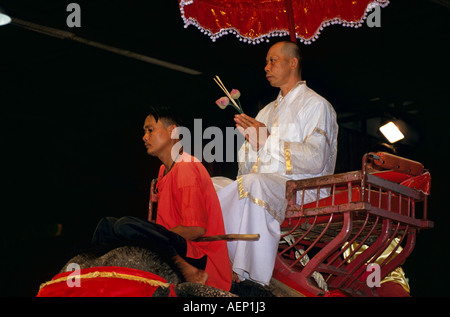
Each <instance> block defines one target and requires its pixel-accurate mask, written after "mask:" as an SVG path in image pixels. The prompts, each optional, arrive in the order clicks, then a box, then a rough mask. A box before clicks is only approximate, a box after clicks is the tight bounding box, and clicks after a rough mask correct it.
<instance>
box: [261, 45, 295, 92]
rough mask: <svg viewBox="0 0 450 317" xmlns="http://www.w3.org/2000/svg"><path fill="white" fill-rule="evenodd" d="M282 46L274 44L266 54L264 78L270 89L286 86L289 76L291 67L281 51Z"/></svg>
mask: <svg viewBox="0 0 450 317" xmlns="http://www.w3.org/2000/svg"><path fill="white" fill-rule="evenodd" d="M281 48H282V45H280V44H275V45H273V46H272V47H271V48H270V49H269V51H268V52H267V57H266V67H265V68H264V70H265V72H266V78H267V80H268V81H269V83H270V85H271V86H272V87H282V86H283V85H286V84H287V82H288V80H289V77H290V76H291V71H292V67H291V66H290V60H289V58H287V56H286V55H284V54H283V53H282V51H281Z"/></svg>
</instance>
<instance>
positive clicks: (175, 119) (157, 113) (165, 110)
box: [148, 106, 182, 127]
mask: <svg viewBox="0 0 450 317" xmlns="http://www.w3.org/2000/svg"><path fill="white" fill-rule="evenodd" d="M177 113H178V112H177V111H176V110H175V109H174V108H171V107H168V106H150V109H149V111H148V115H149V116H152V117H153V118H155V121H156V122H158V120H160V119H162V120H163V123H164V124H165V125H166V126H168V125H172V124H174V125H176V126H177V127H179V126H181V125H182V119H181V117H180V116H179V115H177Z"/></svg>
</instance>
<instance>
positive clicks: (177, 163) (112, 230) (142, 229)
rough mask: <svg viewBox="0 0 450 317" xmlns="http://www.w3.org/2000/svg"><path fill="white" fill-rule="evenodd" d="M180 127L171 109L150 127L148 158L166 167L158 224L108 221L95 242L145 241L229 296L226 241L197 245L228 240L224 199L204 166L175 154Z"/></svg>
mask: <svg viewBox="0 0 450 317" xmlns="http://www.w3.org/2000/svg"><path fill="white" fill-rule="evenodd" d="M177 126H178V123H177V122H176V120H175V119H174V118H173V116H172V115H171V114H170V111H169V110H168V109H162V110H161V109H159V110H154V111H153V112H152V113H151V114H149V115H148V116H147V118H146V119H145V123H144V137H143V141H144V144H145V146H146V148H147V153H148V154H149V155H152V156H156V157H158V158H159V159H160V160H161V162H162V165H161V167H160V170H159V175H158V182H157V185H156V191H157V195H158V207H157V217H156V223H154V222H149V221H146V220H143V219H140V218H136V217H123V218H120V219H116V218H111V217H107V218H103V219H102V220H101V221H100V223H99V224H98V226H97V229H96V232H95V233H94V239H93V242H94V243H96V244H106V243H109V242H111V241H114V240H116V239H118V238H119V239H127V240H141V241H144V245H146V246H147V247H148V248H149V249H152V250H154V251H156V252H158V253H160V254H163V255H166V256H168V257H170V259H171V260H172V261H173V263H174V264H175V265H176V266H177V267H178V268H179V269H180V272H181V274H182V275H183V277H184V278H185V280H186V281H189V282H197V283H202V284H206V285H209V286H213V287H216V288H220V289H223V290H225V291H229V290H230V287H231V274H232V273H231V265H230V260H229V256H228V249H227V244H226V241H209V242H200V241H195V240H196V239H198V238H200V237H202V236H214V235H223V234H225V228H224V223H223V218H222V211H221V207H220V203H219V199H218V197H217V194H216V191H215V189H214V185H213V183H212V181H211V178H210V176H209V174H208V172H207V171H206V169H205V167H204V166H203V165H202V163H201V162H199V161H198V160H197V159H196V158H194V157H193V156H191V155H189V154H187V153H183V152H181V151H173V149H175V148H179V147H175V148H174V146H175V145H176V143H177V142H179V139H178V138H177V137H174V135H175V133H174V132H175V131H174V130H175V129H176V128H177ZM177 146H178V145H177ZM173 152H174V153H173ZM174 154H175V155H174Z"/></svg>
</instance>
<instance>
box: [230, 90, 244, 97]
mask: <svg viewBox="0 0 450 317" xmlns="http://www.w3.org/2000/svg"><path fill="white" fill-rule="evenodd" d="M230 95H231V98H233V99H234V100H236V99H239V97H240V96H241V92H240V91H239V90H237V89H232V90H231V92H230Z"/></svg>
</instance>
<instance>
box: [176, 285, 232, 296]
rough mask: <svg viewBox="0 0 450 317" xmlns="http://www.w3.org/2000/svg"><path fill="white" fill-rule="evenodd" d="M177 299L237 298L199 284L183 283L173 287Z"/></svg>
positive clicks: (228, 293)
mask: <svg viewBox="0 0 450 317" xmlns="http://www.w3.org/2000/svg"><path fill="white" fill-rule="evenodd" d="M175 293H176V294H177V296H178V297H237V295H235V294H232V293H230V292H227V291H224V290H221V289H218V288H215V287H212V286H207V285H203V284H199V283H192V282H184V283H180V284H178V285H177V286H176V287H175Z"/></svg>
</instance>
